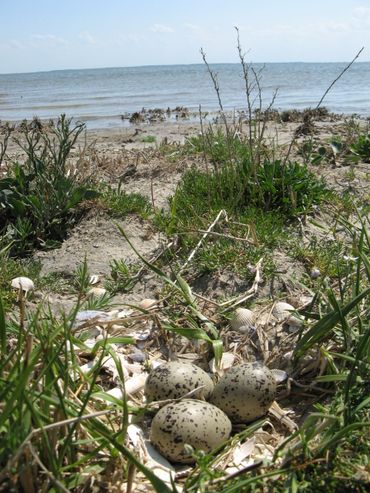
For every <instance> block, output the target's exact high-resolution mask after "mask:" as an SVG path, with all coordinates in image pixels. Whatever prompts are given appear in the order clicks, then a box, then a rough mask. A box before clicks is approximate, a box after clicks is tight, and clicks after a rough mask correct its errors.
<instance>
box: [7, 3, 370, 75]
mask: <svg viewBox="0 0 370 493" xmlns="http://www.w3.org/2000/svg"><path fill="white" fill-rule="evenodd" d="M0 6H1V9H0V15H1V30H0V73H10V72H32V71H39V70H54V69H65V68H90V67H118V66H138V65H156V64H174V63H201V57H200V54H199V49H200V47H203V49H204V50H205V52H206V53H207V56H208V59H209V61H210V62H235V61H237V52H236V49H235V32H234V29H233V26H238V27H239V29H240V37H241V41H242V44H243V47H244V48H245V50H246V51H248V55H247V58H248V60H251V61H254V62H283V61H287V62H289V61H306V62H310V61H314V62H315V61H348V60H350V59H352V58H353V56H354V55H355V54H356V53H357V51H358V50H359V49H360V48H361V47H362V46H365V51H364V53H363V54H362V56H361V59H360V61H369V60H370V0H358V1H352V0H294V1H293V0H244V1H243V0H0Z"/></svg>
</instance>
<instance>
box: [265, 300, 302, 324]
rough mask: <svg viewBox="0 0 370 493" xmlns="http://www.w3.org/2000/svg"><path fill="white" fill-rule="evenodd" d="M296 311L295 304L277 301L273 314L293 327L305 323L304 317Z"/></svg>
mask: <svg viewBox="0 0 370 493" xmlns="http://www.w3.org/2000/svg"><path fill="white" fill-rule="evenodd" d="M294 312H295V308H294V306H292V305H290V304H289V303H285V302H284V301H279V302H277V303H276V304H275V306H274V308H273V310H272V314H273V316H274V317H275V318H276V320H277V321H278V322H284V323H286V324H288V325H290V326H291V327H297V328H298V327H301V326H302V325H303V319H302V318H300V317H299V316H298V315H296V314H295V313H294Z"/></svg>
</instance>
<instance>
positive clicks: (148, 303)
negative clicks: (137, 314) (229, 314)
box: [138, 298, 158, 310]
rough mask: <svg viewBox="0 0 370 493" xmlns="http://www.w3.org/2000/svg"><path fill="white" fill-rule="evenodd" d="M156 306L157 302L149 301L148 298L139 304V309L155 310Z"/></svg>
mask: <svg viewBox="0 0 370 493" xmlns="http://www.w3.org/2000/svg"><path fill="white" fill-rule="evenodd" d="M157 304H158V301H157V300H153V299H150V298H145V299H143V300H141V301H140V303H139V305H138V306H139V307H140V308H142V309H143V310H152V309H153V308H155V306H156V305H157Z"/></svg>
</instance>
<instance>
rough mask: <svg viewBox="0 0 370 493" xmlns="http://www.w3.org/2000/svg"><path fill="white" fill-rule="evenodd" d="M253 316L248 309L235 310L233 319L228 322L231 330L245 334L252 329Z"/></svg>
mask: <svg viewBox="0 0 370 493" xmlns="http://www.w3.org/2000/svg"><path fill="white" fill-rule="evenodd" d="M254 322H255V314H254V313H253V312H252V310H248V308H237V309H236V310H235V314H234V316H233V318H232V319H231V320H230V325H231V328H232V330H235V332H241V333H242V334H245V333H247V332H249V331H250V330H251V329H254Z"/></svg>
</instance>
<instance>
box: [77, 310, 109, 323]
mask: <svg viewBox="0 0 370 493" xmlns="http://www.w3.org/2000/svg"><path fill="white" fill-rule="evenodd" d="M93 318H99V320H104V321H106V320H109V318H110V317H109V316H108V314H107V313H106V312H103V311H100V310H83V311H81V312H77V314H76V317H75V321H76V322H87V321H88V320H92V319H93Z"/></svg>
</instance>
